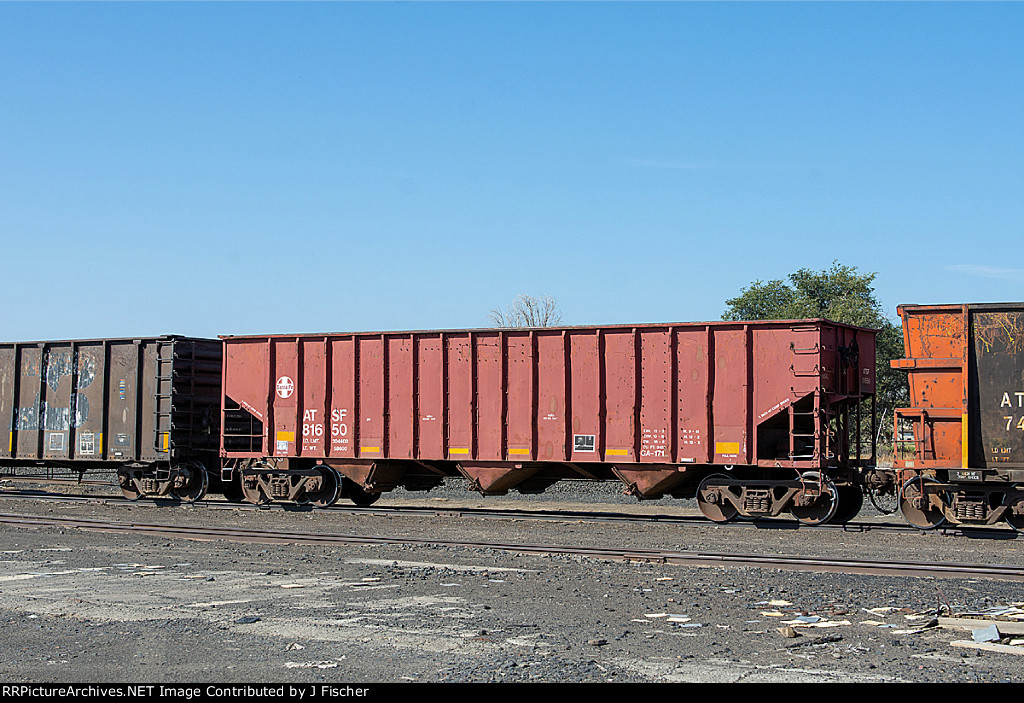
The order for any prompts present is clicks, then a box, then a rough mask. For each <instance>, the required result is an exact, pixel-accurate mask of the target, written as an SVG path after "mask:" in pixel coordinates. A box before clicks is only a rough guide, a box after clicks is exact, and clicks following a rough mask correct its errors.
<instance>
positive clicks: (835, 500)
mask: <svg viewBox="0 0 1024 703" xmlns="http://www.w3.org/2000/svg"><path fill="white" fill-rule="evenodd" d="M800 478H801V479H802V480H803V481H804V482H805V483H811V482H813V483H816V484H817V483H820V484H821V488H822V491H821V493H820V494H819V495H817V496H816V497H813V499H812V500H811V502H810V503H809V504H808V505H797V501H799V500H800V498H801V496H802V495H803V493H802V492H801V493H797V494H796V496H795V497H794V498H793V505H792V506H790V508H789V512H791V513H792V514H793V517H795V518H796V519H797V520H799V521H800V522H802V523H803V524H805V525H824V524H825V523H826V522H828V521H829V520H831V519H832V518H833V517H835V514H836V509H837V508H838V507H839V502H840V497H839V489H837V488H836V484H834V483H832V481H831V479H827V478H826V479H825V480H824V482H822V481H821V478H820V475H819V474H818V472H817V471H808V472H807V473H805V474H803V475H802V476H801V477H800Z"/></svg>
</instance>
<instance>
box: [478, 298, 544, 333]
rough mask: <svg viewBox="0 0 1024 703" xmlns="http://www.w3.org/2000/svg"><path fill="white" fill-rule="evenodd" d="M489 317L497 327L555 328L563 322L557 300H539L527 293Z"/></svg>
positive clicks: (493, 312) (494, 311)
mask: <svg viewBox="0 0 1024 703" xmlns="http://www.w3.org/2000/svg"><path fill="white" fill-rule="evenodd" d="M488 317H489V318H490V320H491V322H493V323H494V326H495V327H554V326H555V325H557V324H558V323H560V322H561V321H562V313H561V311H560V310H559V309H558V301H557V300H555V299H554V298H552V297H551V296H548V295H545V296H541V297H539V298H537V297H534V296H532V295H526V294H525V293H524V294H523V295H520V296H519V297H517V298H516V299H515V300H513V301H512V303H511V304H510V305H509V306H508V307H507V308H505V309H504V310H500V309H498V308H495V309H493V310H491V312H490V314H489V315H488Z"/></svg>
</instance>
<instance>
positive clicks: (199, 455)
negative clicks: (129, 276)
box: [0, 336, 222, 501]
mask: <svg viewBox="0 0 1024 703" xmlns="http://www.w3.org/2000/svg"><path fill="white" fill-rule="evenodd" d="M221 349H222V345H221V343H220V342H219V341H218V340H209V339H194V338H188V337H179V336H163V337H152V338H145V339H93V340H74V341H47V342H16V343H5V344H0V427H5V428H7V429H8V433H7V436H6V437H4V439H6V440H7V441H6V442H0V470H2V471H3V474H4V475H7V476H23V477H24V476H27V477H42V478H47V477H52V471H53V470H54V468H55V467H58V468H59V467H63V469H65V470H70V472H71V473H72V474H75V473H77V474H78V475H79V477H81V475H83V474H84V473H85V472H87V471H89V470H93V469H115V470H116V471H117V477H118V483H119V484H120V487H121V490H122V491H123V492H124V494H125V495H126V496H127V497H129V498H133V499H134V498H139V497H151V498H153V497H166V498H176V499H180V500H184V501H195V500H198V499H199V498H201V497H202V496H203V495H204V494H205V493H206V490H207V486H208V484H209V476H208V470H212V471H214V474H213V475H214V476H217V473H216V470H217V469H218V468H219V457H218V445H219V436H220V427H219V423H220V371H221Z"/></svg>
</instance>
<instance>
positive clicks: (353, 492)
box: [342, 477, 380, 508]
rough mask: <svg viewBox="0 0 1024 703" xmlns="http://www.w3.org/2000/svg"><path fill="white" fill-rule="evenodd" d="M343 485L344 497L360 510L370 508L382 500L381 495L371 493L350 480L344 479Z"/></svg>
mask: <svg viewBox="0 0 1024 703" xmlns="http://www.w3.org/2000/svg"><path fill="white" fill-rule="evenodd" d="M342 484H343V486H344V488H343V491H344V496H345V497H346V498H348V499H349V500H351V501H352V502H353V503H355V504H356V505H358V506H359V507H360V508H366V507H369V506H371V505H373V504H374V503H376V502H377V501H378V500H379V499H380V493H370V492H369V491H367V490H365V489H364V488H363V487H362V486H360V485H359V484H358V483H356V482H355V481H353V480H352V479H350V478H347V477H346V478H343V479H342Z"/></svg>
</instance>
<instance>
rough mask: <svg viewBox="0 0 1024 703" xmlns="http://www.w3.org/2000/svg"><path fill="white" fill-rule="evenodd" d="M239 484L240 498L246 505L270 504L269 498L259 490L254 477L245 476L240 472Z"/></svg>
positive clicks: (257, 482)
mask: <svg viewBox="0 0 1024 703" xmlns="http://www.w3.org/2000/svg"><path fill="white" fill-rule="evenodd" d="M239 482H240V484H241V488H242V498H243V499H244V500H245V502H246V503H252V504H253V505H266V504H267V503H269V502H270V496H268V495H267V494H266V493H264V492H263V489H262V488H260V484H259V481H258V480H257V477H256V475H251V476H246V475H245V473H244V472H240V474H239Z"/></svg>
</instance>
